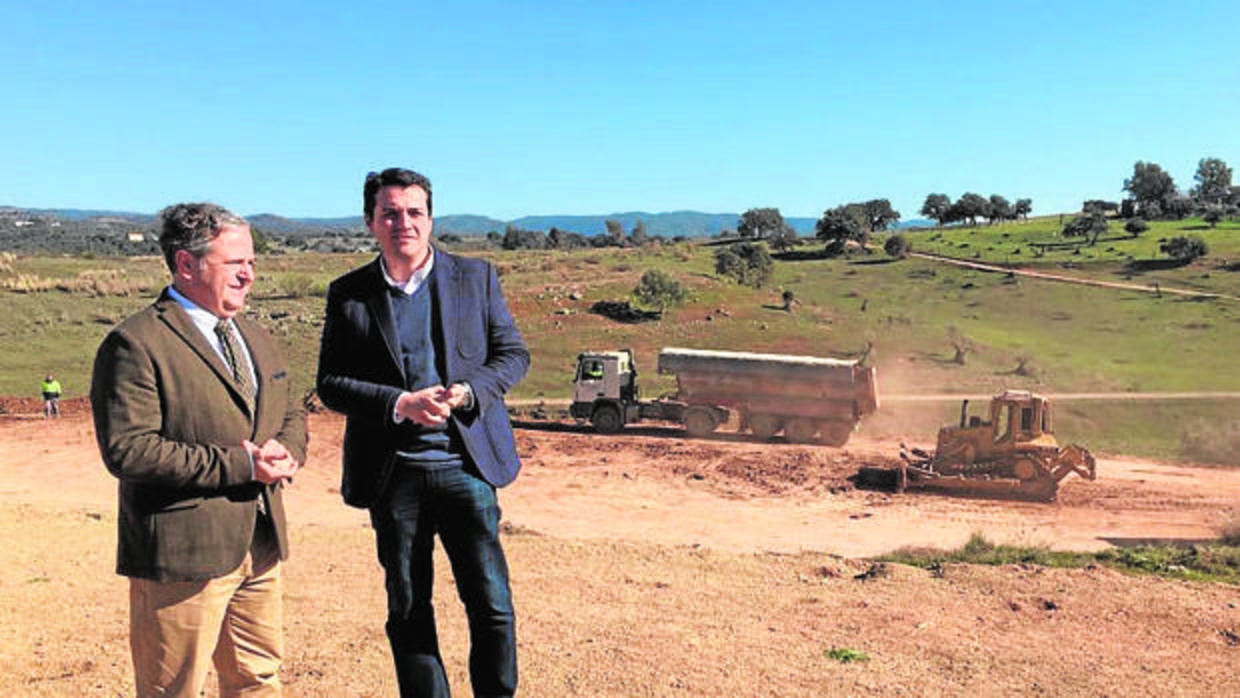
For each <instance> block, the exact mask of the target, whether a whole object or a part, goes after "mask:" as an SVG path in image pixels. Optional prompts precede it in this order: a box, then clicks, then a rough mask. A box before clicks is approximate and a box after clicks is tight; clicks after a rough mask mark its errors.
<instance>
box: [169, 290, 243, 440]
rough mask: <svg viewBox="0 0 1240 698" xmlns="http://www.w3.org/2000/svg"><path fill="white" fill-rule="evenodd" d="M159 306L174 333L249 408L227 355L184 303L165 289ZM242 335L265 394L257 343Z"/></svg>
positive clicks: (239, 401) (241, 403) (238, 400)
mask: <svg viewBox="0 0 1240 698" xmlns="http://www.w3.org/2000/svg"><path fill="white" fill-rule="evenodd" d="M155 309H156V310H157V311H158V312H159V317H160V319H161V320H163V321H164V324H166V325H167V326H168V328H169V329H170V330H172V332H173V333H174V334H176V335H177V336H178V337H180V338H181V340H182V341H183V342H185V343H186V344H187V345H188V346H189V348H190V349H191V350H192V351H193V352H194V353H195V354H197V355H198V357H199V358H201V359H202V361H203V363H205V364H207V366H209V367H210V368H211V370H212V371H213V372H214V373H215V376H216V377H217V378H219V379H220V382H221V383H223V384H224V386H225V387H227V388H228V391H229V392H230V393H232V395H233V397H234V398H235V401H236V403H237V404H238V405H240V406H241V407H242V409H245V410H247V411H248V408H247V407H246V406H245V405H246V401H245V398H244V397H242V395H241V391H240V390H238V389H237V384H236V382H235V381H234V380H233V376H232V371H231V370H230V369H229V368H228V366H226V365H224V359H223V357H221V356H220V355H219V352H217V351H215V348H214V347H212V346H211V344H210V342H208V341H207V338H206V337H204V336H203V335H202V332H201V331H200V330H199V329H198V326H197V325H195V324H194V321H193V320H191V319H190V317H189V313H186V312H185V309H184V308H182V307H181V304H180V303H178V302H176V300H175V299H173V298H172V296H170V295H168V292H167V291H166V290H165V291H164V292H163V294H161V295H160V297H159V299H158V300H156V301H155ZM242 337H245V343H246V345H247V347H248V348H249V349H250V359H251V361H253V362H254V372H255V374H256V375H257V376H258V380H259V386H258V388H259V394H260V395H261V394H262V371H261V370H260V366H261V364H259V361H258V357H257V356H256V355H255V352H254V348H253V344H252V343H251V342H250V339H249V337H246V335H245V334H244V333H243V334H242ZM251 416H253V415H251Z"/></svg>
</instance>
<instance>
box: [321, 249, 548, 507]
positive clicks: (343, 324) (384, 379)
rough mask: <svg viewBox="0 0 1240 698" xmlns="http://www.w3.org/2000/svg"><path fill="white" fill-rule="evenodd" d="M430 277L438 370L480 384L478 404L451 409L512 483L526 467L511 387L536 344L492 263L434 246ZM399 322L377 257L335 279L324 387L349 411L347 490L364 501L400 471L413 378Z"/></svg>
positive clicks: (466, 437) (480, 461) (469, 453)
mask: <svg viewBox="0 0 1240 698" xmlns="http://www.w3.org/2000/svg"><path fill="white" fill-rule="evenodd" d="M427 283H429V284H431V286H430V290H431V292H432V293H433V294H434V295H433V296H432V298H433V308H432V314H433V315H432V316H433V322H434V327H433V328H432V338H433V340H434V342H435V350H436V353H437V355H438V356H437V359H438V369H439V373H440V375H441V376H443V379H444V384H445V385H451V384H452V383H456V382H461V381H464V382H467V383H469V385H470V387H471V388H472V389H473V393H474V405H473V407H472V409H469V410H460V409H458V410H454V411H453V413H452V418H451V419H452V421H453V423H454V424H455V425H456V428H457V429H458V430H459V433H460V436H461V440H462V441H463V442H464V444H465V451H466V452H465V453H463V454H462V456H464V457H465V460H466V463H467V465H469V466H472V467H473V468H475V469H476V470H477V472H478V473H479V474H481V476H482V477H483V478H484V479H485V480H486V481H487V482H489V483H491V485H493V486H495V487H503V486H504V485H507V484H508V483H510V482H512V481H513V480H514V479H516V477H517V472H518V470H520V468H521V461H520V459H519V458H518V457H517V449H516V445H515V444H514V443H513V435H512V426H511V424H510V423H509V421H508V411H507V409H506V407H505V405H504V394H505V393H507V392H508V390H509V389H510V388H511V387H512V386H513V385H515V384H516V382H517V381H519V380H521V378H522V377H524V376H525V372H526V371H527V370H528V369H529V365H530V354H529V351H528V350H527V349H526V347H525V342H524V340H522V338H521V333H520V331H519V330H518V329H517V325H516V322H515V321H514V320H513V318H512V314H511V313H509V311H508V305H507V303H506V302H505V301H504V295H503V292H502V291H501V289H500V285H499V277H498V276H497V275H496V273H495V269H494V267H492V266H491V265H490V264H489V263H487V262H486V261H484V260H480V259H472V258H469V257H459V256H456V255H453V254H449V253H446V252H443V251H442V250H435V267H434V269H433V270H432V272H431V275H430V278H429V279H428V280H427ZM395 326H396V321H395V319H394V317H393V314H392V307H391V301H390V300H389V294H388V285H387V282H386V280H385V279H384V278H383V270H382V268H381V267H380V264H379V260H378V258H376V259H375V260H374V261H373V262H371V263H369V264H367V265H365V266H362V267H359V268H358V269H355V270H353V271H351V272H349V273H347V274H345V275H344V276H341V277H340V278H338V279H336V280H335V281H333V282H332V283H331V285H330V286H329V287H328V291H327V312H326V316H325V318H324V325H323V339H322V346H321V347H320V351H319V370H318V379H317V387H318V393H319V397H320V398H321V399H322V400H323V404H325V405H327V406H328V407H329V408H331V409H333V410H336V411H338V412H342V413H344V414H345V415H346V417H347V419H346V425H345V434H344V449H343V451H344V468H343V473H342V476H341V479H342V482H341V488H340V493H341V495H342V496H343V497H344V501H345V502H346V503H347V504H350V505H352V506H356V507H369V506H370V505H371V504H373V503H374V502H375V501H376V500H377V499H378V498H379V496H380V495H381V494H382V493H383V490H384V488H385V487H386V486H387V482H388V479H389V476H390V475H391V472H392V464H393V460H394V457H395V453H396V439H397V438H398V436H399V434H400V431H399V430H398V429H397V428H396V427H397V425H395V424H394V423H393V420H392V410H393V408H394V406H395V404H396V399H397V398H398V397H399V396H400V394H401V392H402V391H403V390H404V387H403V386H404V385H405V376H404V368H403V363H402V361H401V359H400V349H399V347H400V344H399V342H398V341H397V338H396V334H395Z"/></svg>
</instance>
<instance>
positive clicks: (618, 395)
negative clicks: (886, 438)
mask: <svg viewBox="0 0 1240 698" xmlns="http://www.w3.org/2000/svg"><path fill="white" fill-rule="evenodd" d="M658 372H659V373H660V374H662V375H674V376H675V377H676V391H675V393H674V394H672V395H668V396H664V397H661V398H659V399H657V400H648V401H647V400H642V399H640V396H639V392H640V391H639V387H638V380H637V365H636V363H635V362H634V360H633V352H632V351H631V350H629V349H622V350H619V351H588V352H583V353H581V354H579V355H578V356H577V369H576V372H575V374H574V377H573V402H572V405H571V406H570V408H569V412H570V414H571V415H572V416H573V417H575V418H577V419H580V420H588V421H589V422H590V423H591V424H592V425H593V426H594V428H595V430H597V431H599V432H601V433H615V432H618V431H620V430H621V429H623V428H624V426H625V425H626V424H633V423H636V422H641V421H644V420H660V421H671V422H675V423H678V424H681V425H683V426H684V428H685V430H686V432H688V434H689V435H690V436H694V437H703V436H707V435H709V434H711V433H712V432H714V431H715V430H716V429H717V428H718V427H719V426H720V425H722V424H724V423H726V422H728V421H729V419H731V418H732V417H733V415H735V416H736V417H737V418H738V419H737V423H738V425H739V427H738V428H739V431H740V432H742V433H749V434H752V435H753V436H754V437H756V438H759V439H770V438H772V437H774V436H776V435H777V434H779V433H781V432H782V433H783V434H784V435H785V436H786V438H787V439H788V440H789V441H794V442H799V443H824V444H827V445H830V446H843V445H844V444H845V443H846V442H847V441H848V438H849V436H850V435H851V434H852V432H853V430H854V429H855V428H856V426H857V423H858V422H859V421H860V420H861V418H862V417H864V416H866V415H868V414H872V413H873V412H874V411H875V410H877V409H878V385H877V379H876V376H875V371H874V369H873V367H867V366H862V365H861V364H860V363H859V362H857V361H852V360H845V359H830V358H819V357H813V356H792V355H784V354H758V353H750V352H733V351H713V350H703V349H681V348H676V347H669V348H665V349H663V350H661V351H660V352H659V357H658Z"/></svg>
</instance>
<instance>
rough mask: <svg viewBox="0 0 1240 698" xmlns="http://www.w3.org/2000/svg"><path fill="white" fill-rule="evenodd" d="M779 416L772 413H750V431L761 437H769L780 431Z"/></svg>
mask: <svg viewBox="0 0 1240 698" xmlns="http://www.w3.org/2000/svg"><path fill="white" fill-rule="evenodd" d="M779 427H780V424H779V418H778V417H776V416H775V415H771V414H751V415H749V431H751V432H753V435H754V436H756V437H758V438H759V439H769V438H771V437H772V436H774V435H775V434H777V433H779Z"/></svg>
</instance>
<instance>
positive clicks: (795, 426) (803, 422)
mask: <svg viewBox="0 0 1240 698" xmlns="http://www.w3.org/2000/svg"><path fill="white" fill-rule="evenodd" d="M784 433H785V434H787V435H788V440H789V441H794V442H796V443H799V444H807V443H810V442H811V441H813V440H814V434H817V433H818V425H817V424H815V423H814V420H812V419H805V418H803V417H798V418H796V419H790V420H788V423H787V424H785V425H784Z"/></svg>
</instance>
